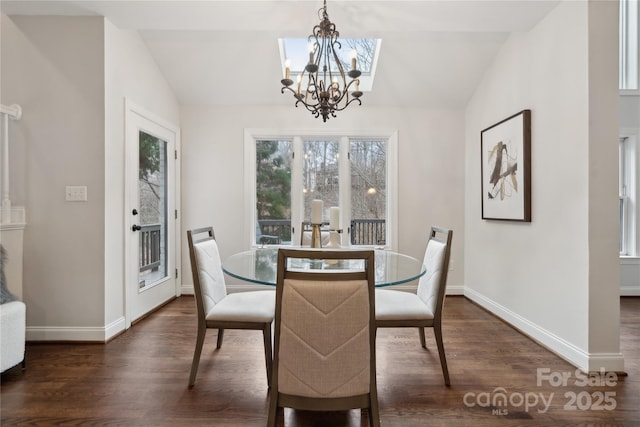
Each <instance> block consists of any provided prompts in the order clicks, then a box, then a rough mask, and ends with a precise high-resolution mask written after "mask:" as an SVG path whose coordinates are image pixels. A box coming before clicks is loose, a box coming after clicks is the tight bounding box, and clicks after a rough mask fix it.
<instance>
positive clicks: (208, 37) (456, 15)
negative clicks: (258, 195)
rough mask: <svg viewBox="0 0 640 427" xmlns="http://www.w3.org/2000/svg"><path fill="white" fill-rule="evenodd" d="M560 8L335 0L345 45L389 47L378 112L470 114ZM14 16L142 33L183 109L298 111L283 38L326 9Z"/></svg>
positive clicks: (273, 4) (278, 3) (97, 7)
mask: <svg viewBox="0 0 640 427" xmlns="http://www.w3.org/2000/svg"><path fill="white" fill-rule="evenodd" d="M557 3H558V0H549V1H547V0H531V1H529V0H495V1H488V0H423V1H420V0H414V1H400V0H381V1H368V0H328V2H327V11H328V13H329V17H330V19H331V20H332V21H333V22H334V23H335V24H336V26H337V29H338V31H340V36H341V37H346V38H352V37H353V38H355V37H375V38H381V39H382V46H381V50H380V57H379V62H378V68H377V72H376V77H375V83H374V86H373V91H372V92H368V93H365V95H364V97H363V103H364V102H366V104H367V105H369V106H397V107H416V106H427V107H461V106H464V105H465V104H466V102H467V101H468V99H469V97H470V96H471V95H472V94H473V91H474V88H475V87H476V85H477V83H478V82H479V80H480V79H481V78H482V75H483V73H484V71H485V70H486V68H487V66H488V65H489V64H490V63H491V61H492V60H493V58H494V56H495V55H496V53H497V51H498V49H499V48H500V46H501V45H502V44H503V43H504V41H505V40H506V39H507V37H508V36H509V34H510V33H512V32H525V31H528V30H530V29H531V28H532V27H534V26H535V25H536V24H537V23H538V22H539V21H540V20H541V19H542V18H543V17H544V16H545V15H546V14H547V13H548V12H549V11H550V10H551V9H553V8H554V7H555V6H556V5H557ZM0 7H1V10H2V13H4V14H6V15H9V16H11V15H88V16H105V17H106V18H107V19H108V20H109V21H110V22H111V23H113V24H114V25H115V26H116V27H118V28H121V29H126V30H135V31H137V32H139V34H140V36H141V37H142V39H143V40H144V41H145V43H146V44H147V46H148V48H149V51H150V52H151V55H152V56H153V57H154V58H155V61H156V62H157V64H158V66H159V67H160V69H161V70H162V73H163V74H164V76H165V77H166V79H167V81H168V82H169V84H170V85H171V87H172V88H173V90H174V91H175V94H176V96H177V98H178V100H179V102H180V103H181V104H182V105H277V104H290V103H291V101H292V99H291V97H290V96H291V95H282V94H281V93H280V79H281V78H282V69H281V64H280V54H279V50H278V42H277V40H278V38H282V37H307V36H308V35H309V34H310V33H311V29H312V28H313V26H314V25H316V24H317V23H318V22H319V18H318V14H317V12H318V9H320V8H321V7H322V2H321V1H320V0H313V1H308V0H297V1H294V0H288V1H282V0H257V1H243V0H231V1H229V0H224V1H223V0H196V1H188V0H160V1H156V0H144V1H123V0H119V1H114V0H112V1H96V0H85V1H26V0H21V1H13V0H3V1H2V2H0Z"/></svg>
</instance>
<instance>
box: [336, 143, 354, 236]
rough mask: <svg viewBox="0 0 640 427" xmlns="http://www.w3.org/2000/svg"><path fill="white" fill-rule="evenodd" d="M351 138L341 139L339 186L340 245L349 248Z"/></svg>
mask: <svg viewBox="0 0 640 427" xmlns="http://www.w3.org/2000/svg"><path fill="white" fill-rule="evenodd" d="M349 143H350V141H349V137H346V136H343V137H341V138H340V163H339V183H340V184H339V185H340V193H339V194H340V227H341V228H342V234H341V235H340V244H341V245H343V246H349V245H350V244H351V234H350V233H351V230H350V229H349V225H350V224H351V164H350V162H349Z"/></svg>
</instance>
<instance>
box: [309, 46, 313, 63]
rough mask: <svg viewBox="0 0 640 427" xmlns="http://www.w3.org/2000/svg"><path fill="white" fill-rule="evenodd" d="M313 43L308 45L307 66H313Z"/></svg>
mask: <svg viewBox="0 0 640 427" xmlns="http://www.w3.org/2000/svg"><path fill="white" fill-rule="evenodd" d="M313 47H314V46H313V43H309V64H313V51H314V48H313Z"/></svg>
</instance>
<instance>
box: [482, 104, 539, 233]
mask: <svg viewBox="0 0 640 427" xmlns="http://www.w3.org/2000/svg"><path fill="white" fill-rule="evenodd" d="M480 153H481V154H480V159H481V167H480V170H481V185H480V188H481V193H482V219H483V220H503V221H521V222H531V110H522V111H520V112H519V113H516V114H514V115H512V116H510V117H507V118H506V119H504V120H502V121H500V122H498V123H496V124H494V125H492V126H489V127H488V128H486V129H484V130H482V131H481V132H480Z"/></svg>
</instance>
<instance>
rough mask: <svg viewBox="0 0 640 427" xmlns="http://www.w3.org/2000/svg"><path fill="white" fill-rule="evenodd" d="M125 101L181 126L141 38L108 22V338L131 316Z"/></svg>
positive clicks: (175, 105)
mask: <svg viewBox="0 0 640 427" xmlns="http://www.w3.org/2000/svg"><path fill="white" fill-rule="evenodd" d="M125 98H127V99H129V100H131V101H133V102H134V103H135V104H136V105H138V106H140V107H142V108H144V109H145V110H147V111H150V112H152V113H154V115H155V116H157V117H160V118H162V119H163V120H165V121H166V122H167V123H171V124H174V125H175V126H176V127H177V126H178V124H179V122H180V117H179V108H178V102H177V100H176V97H175V95H174V94H173V92H172V90H171V88H170V87H169V85H168V84H167V82H166V80H165V79H164V76H163V75H162V73H161V72H160V70H159V69H158V66H157V64H156V63H155V61H154V60H153V58H152V57H151V55H150V54H149V51H148V49H147V47H146V45H145V44H144V42H143V41H142V39H141V38H140V36H139V35H138V33H137V32H135V31H125V30H120V29H118V28H116V27H115V26H114V25H113V24H111V23H110V22H109V21H105V123H106V126H105V147H104V149H105V165H106V166H105V212H104V217H105V236H106V237H105V266H106V268H105V277H104V283H105V319H104V322H105V323H104V324H105V325H106V326H107V331H106V338H109V337H110V336H112V335H113V334H115V333H117V332H119V331H120V330H122V327H123V325H124V315H125V312H124V310H125V306H124V297H125V293H124V290H125V288H124V286H125V276H124V271H125V265H124V261H125V259H124V253H123V252H124V244H125V242H124V235H125V229H126V228H127V227H126V226H125V224H126V220H128V219H129V217H128V216H127V212H125V211H124V193H123V191H124V185H125V183H124V176H125V173H124V167H125V164H124V159H125V122H124V117H125ZM177 148H178V149H179V148H180V146H179V141H178V147H177ZM178 197H179V194H178ZM178 207H179V206H178Z"/></svg>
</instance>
